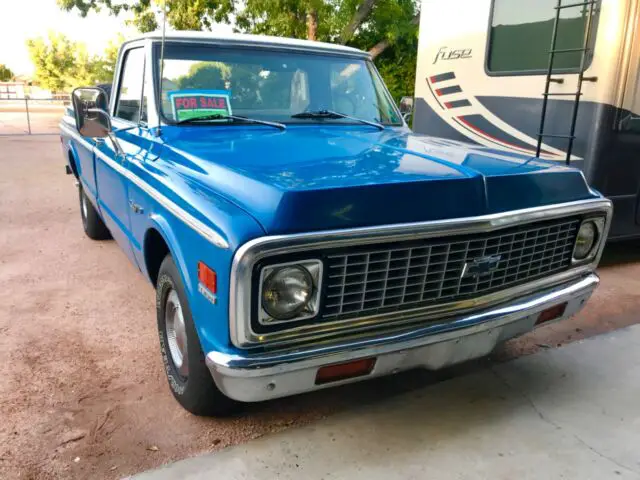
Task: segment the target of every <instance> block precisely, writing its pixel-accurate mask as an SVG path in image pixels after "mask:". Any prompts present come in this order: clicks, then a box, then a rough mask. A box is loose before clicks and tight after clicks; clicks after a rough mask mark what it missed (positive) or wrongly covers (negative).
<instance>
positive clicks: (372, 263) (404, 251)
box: [321, 217, 580, 321]
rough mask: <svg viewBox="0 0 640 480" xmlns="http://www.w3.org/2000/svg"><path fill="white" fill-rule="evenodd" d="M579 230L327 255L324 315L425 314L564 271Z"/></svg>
mask: <svg viewBox="0 0 640 480" xmlns="http://www.w3.org/2000/svg"><path fill="white" fill-rule="evenodd" d="M579 224H580V219H579V218H576V217H572V218H562V219H556V220H549V221H544V222H537V223H533V224H526V225H520V226H517V227H510V228H505V229H503V230H500V231H496V232H490V233H474V234H469V235H462V236H456V237H446V238H439V239H438V238H429V239H423V240H415V241H414V240H411V241H403V242H395V243H384V244H374V245H365V246H362V247H358V248H353V247H351V248H349V249H341V250H334V251H330V252H327V260H326V263H325V265H326V267H327V269H326V272H327V273H326V276H325V282H326V283H325V285H326V288H325V290H324V293H323V302H322V305H323V308H322V312H321V316H322V318H323V319H324V320H327V321H328V320H331V321H333V320H342V319H349V318H354V317H362V316H369V315H376V314H382V313H390V312H395V311H402V310H407V309H413V308H420V307H425V306H430V305H434V304H440V303H446V302H452V301H457V300H463V299H467V298H473V297H479V296H482V295H484V294H487V293H490V292H493V291H495V290H501V289H504V288H507V287H512V286H515V285H518V284H521V283H526V282H528V281H531V280H534V279H536V278H540V277H544V276H548V275H552V274H554V273H558V272H561V271H563V270H566V269H568V268H569V267H570V265H571V255H572V252H573V246H574V242H575V238H576V235H577V231H578V227H579ZM496 255H499V256H500V259H499V261H497V266H495V269H494V270H493V271H491V272H490V273H486V274H484V275H478V276H465V277H462V271H463V268H464V265H465V263H468V262H473V261H474V260H475V259H478V258H484V257H488V256H496ZM496 260H497V259H496Z"/></svg>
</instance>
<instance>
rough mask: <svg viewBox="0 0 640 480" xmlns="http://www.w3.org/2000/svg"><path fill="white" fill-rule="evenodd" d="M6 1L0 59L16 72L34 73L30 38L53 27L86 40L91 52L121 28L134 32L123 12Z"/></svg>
mask: <svg viewBox="0 0 640 480" xmlns="http://www.w3.org/2000/svg"><path fill="white" fill-rule="evenodd" d="M5 2H6V3H7V4H9V5H11V8H10V9H5V8H2V7H0V11H2V14H0V63H4V64H5V65H7V66H8V67H9V68H10V69H11V70H13V72H14V73H15V74H17V75H20V74H31V73H33V66H32V65H31V61H30V60H29V53H28V51H27V47H26V44H25V43H26V41H27V39H29V38H33V37H38V36H44V37H46V36H47V34H48V32H49V31H50V30H53V31H58V32H61V33H64V34H65V35H67V36H68V37H69V38H70V39H72V40H75V41H82V42H84V43H85V44H86V45H87V49H88V50H89V52H90V53H102V52H103V51H104V49H105V47H106V46H107V44H108V42H109V40H112V39H114V38H115V37H116V34H117V33H118V32H121V33H122V34H123V35H125V37H127V36H133V35H135V29H132V28H129V27H127V26H126V25H125V20H126V18H127V17H125V16H123V15H122V14H121V15H120V16H118V17H114V16H111V15H109V14H108V13H107V12H106V11H103V12H101V13H99V14H96V13H89V15H87V17H86V18H82V17H80V15H79V14H78V13H77V11H71V12H63V11H62V10H60V9H59V8H58V6H57V4H56V1H55V0H0V4H3V3H5Z"/></svg>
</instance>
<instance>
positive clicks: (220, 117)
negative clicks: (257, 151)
mask: <svg viewBox="0 0 640 480" xmlns="http://www.w3.org/2000/svg"><path fill="white" fill-rule="evenodd" d="M207 120H237V121H239V122H246V123H257V124H260V125H267V126H269V127H274V128H277V129H279V130H286V129H287V126H286V125H284V124H282V123H278V122H267V121H266V120H256V119H255V118H248V117H241V116H239V115H222V114H221V113H216V114H215V115H203V116H201V117H193V118H185V119H184V120H180V121H179V122H176V125H182V124H185V123H197V122H206V121H207Z"/></svg>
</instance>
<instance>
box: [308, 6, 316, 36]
mask: <svg viewBox="0 0 640 480" xmlns="http://www.w3.org/2000/svg"><path fill="white" fill-rule="evenodd" d="M317 39H318V11H317V10H316V9H315V8H310V9H309V11H308V12H307V40H317Z"/></svg>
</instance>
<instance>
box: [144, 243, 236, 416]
mask: <svg viewBox="0 0 640 480" xmlns="http://www.w3.org/2000/svg"><path fill="white" fill-rule="evenodd" d="M156 311H157V313H158V335H159V337H160V352H161V353H162V361H163V362H164V368H165V372H166V373H167V380H168V381H169V387H170V388H171V392H172V393H173V396H174V397H175V398H176V400H177V401H178V403H179V404H180V405H182V406H183V407H184V408H185V409H186V410H188V411H189V412H191V413H193V414H194V415H204V416H216V417H221V416H226V415H229V414H231V413H234V412H235V411H237V410H238V409H239V407H240V406H241V403H239V402H236V401H234V400H232V399H230V398H229V397H227V396H225V395H224V394H223V393H222V392H221V391H220V390H218V387H216V384H215V383H214V381H213V378H212V377H211V373H210V372H209V369H208V367H207V365H206V364H205V358H204V353H203V352H202V348H201V346H200V340H199V338H198V334H197V332H196V329H195V327H194V325H193V320H192V317H191V310H190V309H189V304H188V302H187V297H186V295H185V290H184V286H183V285H182V279H181V277H180V274H179V273H178V268H177V267H176V265H175V263H174V262H173V258H171V255H167V256H166V257H165V259H164V261H163V262H162V265H161V266H160V272H159V273H158V282H157V285H156Z"/></svg>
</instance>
